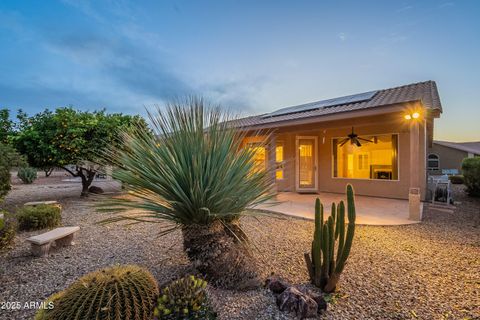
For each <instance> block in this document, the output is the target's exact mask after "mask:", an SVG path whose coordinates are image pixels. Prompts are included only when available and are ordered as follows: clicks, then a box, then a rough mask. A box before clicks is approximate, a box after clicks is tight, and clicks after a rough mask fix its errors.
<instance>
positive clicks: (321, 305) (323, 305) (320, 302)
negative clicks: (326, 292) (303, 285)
mask: <svg viewBox="0 0 480 320" xmlns="http://www.w3.org/2000/svg"><path fill="white" fill-rule="evenodd" d="M308 295H309V296H310V298H312V299H313V300H315V302H316V303H317V306H318V313H321V312H322V311H326V310H327V301H325V299H324V298H323V295H322V294H319V293H315V292H309V293H308Z"/></svg>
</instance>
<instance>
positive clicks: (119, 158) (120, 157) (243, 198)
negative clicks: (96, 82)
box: [103, 98, 273, 289]
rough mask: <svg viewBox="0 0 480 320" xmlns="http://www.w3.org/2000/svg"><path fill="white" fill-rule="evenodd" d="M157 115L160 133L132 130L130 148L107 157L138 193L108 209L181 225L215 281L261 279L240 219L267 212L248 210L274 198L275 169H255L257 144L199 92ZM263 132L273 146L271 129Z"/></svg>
mask: <svg viewBox="0 0 480 320" xmlns="http://www.w3.org/2000/svg"><path fill="white" fill-rule="evenodd" d="M150 120H151V122H152V124H153V132H152V131H150V130H146V129H144V128H143V129H142V128H140V129H138V130H135V131H134V132H126V133H125V134H124V135H123V137H122V138H123V141H124V145H123V146H122V148H119V149H113V150H111V152H110V153H108V154H107V156H106V157H107V160H108V162H110V163H113V164H115V165H116V166H117V167H118V168H119V169H118V170H116V171H115V172H114V173H113V177H114V178H115V179H116V180H119V181H121V182H122V183H123V184H124V185H125V186H126V189H127V191H128V192H129V194H130V195H131V197H129V198H128V199H113V200H112V201H110V202H105V203H104V205H103V207H104V208H103V209H106V210H110V211H116V212H119V213H120V212H121V213H124V211H125V210H128V209H131V208H138V209H141V210H139V211H137V212H139V214H138V215H134V214H133V213H132V214H128V215H125V214H122V215H121V216H116V217H115V218H113V219H109V220H108V222H113V221H118V220H122V219H133V220H134V221H136V222H138V221H145V222H157V225H158V226H159V227H160V228H162V229H161V230H162V232H163V233H164V234H165V233H168V232H172V231H174V230H176V229H181V231H182V234H183V239H184V241H183V246H184V249H185V251H186V252H187V254H188V258H189V259H190V261H192V262H195V266H196V268H197V269H198V270H199V271H200V272H201V273H202V274H204V275H205V277H206V279H207V280H208V281H209V282H210V283H211V284H213V285H216V286H221V287H224V288H230V289H250V288H252V287H255V286H258V285H260V280H259V278H258V272H257V270H256V266H255V262H254V259H253V255H251V253H250V251H249V250H248V247H247V246H246V245H245V244H246V243H247V236H246V235H245V233H244V232H243V231H242V229H241V226H240V223H239V218H240V216H241V215H249V214H250V215H252V214H260V213H258V212H254V211H252V210H245V208H247V207H249V206H253V205H256V204H258V203H261V202H264V201H267V200H269V199H271V197H272V190H273V188H272V183H273V174H272V172H271V171H269V169H266V170H255V169H256V167H255V163H254V161H253V156H254V154H255V150H254V149H253V148H244V147H243V139H244V138H245V137H246V135H247V133H246V132H245V131H240V130H237V129H236V128H234V127H232V126H231V123H230V122H228V120H229V118H228V116H226V115H225V114H224V113H223V112H222V111H221V110H220V109H218V108H209V107H207V106H204V103H203V101H202V100H201V99H195V98H192V99H189V100H187V101H186V102H185V103H173V104H171V105H169V106H167V109H166V111H164V112H163V111H159V114H158V115H150ZM258 137H259V138H260V136H258ZM262 138H263V139H264V140H263V142H261V143H260V147H262V146H263V147H265V143H266V142H267V140H268V138H269V135H268V134H265V133H264V135H263V136H262ZM158 222H160V223H158Z"/></svg>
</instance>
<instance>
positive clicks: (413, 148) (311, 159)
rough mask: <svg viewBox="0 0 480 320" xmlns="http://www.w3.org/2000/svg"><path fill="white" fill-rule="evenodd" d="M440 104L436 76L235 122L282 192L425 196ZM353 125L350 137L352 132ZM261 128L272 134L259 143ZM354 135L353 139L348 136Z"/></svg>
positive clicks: (423, 197) (246, 145) (351, 136)
mask: <svg viewBox="0 0 480 320" xmlns="http://www.w3.org/2000/svg"><path fill="white" fill-rule="evenodd" d="M441 113H442V106H441V103H440V98H439V95H438V91H437V86H436V84H435V82H434V81H426V82H421V83H414V84H409V85H405V86H401V87H395V88H390V89H382V90H375V91H370V92H365V93H360V94H354V95H350V96H345V97H340V98H334V99H329V100H322V101H317V102H311V103H307V104H303V105H299V106H293V107H288V108H282V109H279V110H276V111H273V112H271V113H267V114H261V115H256V116H251V117H247V118H242V119H239V120H235V121H234V122H233V125H234V126H236V127H239V128H242V129H243V130H247V131H248V132H249V133H251V136H247V138H245V140H244V145H245V147H250V148H256V158H255V161H256V162H257V164H258V166H259V167H263V166H264V167H269V168H275V180H276V187H277V189H278V191H291V192H299V193H318V192H333V193H343V192H344V190H345V185H346V184H347V183H351V184H352V185H353V186H354V188H355V191H356V193H357V194H358V195H366V196H375V197H387V198H397V199H409V198H411V197H412V195H414V197H416V199H417V201H418V200H419V198H421V199H425V195H426V190H425V189H426V184H427V183H426V181H427V169H426V168H427V164H426V159H427V149H428V148H429V147H431V146H432V141H433V125H434V119H436V118H439V117H440V114H441ZM352 128H353V135H352ZM258 130H260V131H261V130H265V132H267V131H268V132H269V133H271V135H270V138H269V141H268V144H267V146H266V147H265V146H261V144H259V142H260V141H261V140H262V137H259V136H256V135H255V134H256V133H258ZM349 135H350V137H349Z"/></svg>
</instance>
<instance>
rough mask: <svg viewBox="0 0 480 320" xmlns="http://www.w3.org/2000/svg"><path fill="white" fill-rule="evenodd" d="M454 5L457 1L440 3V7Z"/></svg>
mask: <svg viewBox="0 0 480 320" xmlns="http://www.w3.org/2000/svg"><path fill="white" fill-rule="evenodd" d="M453 6H455V2H453V1H448V2H444V3H442V4H440V5H439V6H438V7H439V8H447V7H453Z"/></svg>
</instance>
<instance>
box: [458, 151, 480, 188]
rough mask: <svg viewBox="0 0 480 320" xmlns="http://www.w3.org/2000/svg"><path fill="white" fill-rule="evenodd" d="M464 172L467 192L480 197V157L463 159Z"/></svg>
mask: <svg viewBox="0 0 480 320" xmlns="http://www.w3.org/2000/svg"><path fill="white" fill-rule="evenodd" d="M462 173H463V178H464V184H465V186H466V187H467V193H468V194H469V195H470V196H474V197H480V157H475V158H465V159H463V162H462Z"/></svg>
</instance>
